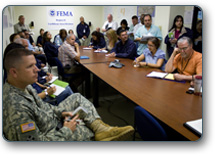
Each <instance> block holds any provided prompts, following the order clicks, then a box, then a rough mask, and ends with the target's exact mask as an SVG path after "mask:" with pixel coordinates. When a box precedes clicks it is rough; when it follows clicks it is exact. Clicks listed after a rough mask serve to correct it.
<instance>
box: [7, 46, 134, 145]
mask: <svg viewBox="0 0 216 158" xmlns="http://www.w3.org/2000/svg"><path fill="white" fill-rule="evenodd" d="M35 64H36V61H35V58H34V56H33V54H32V52H31V51H29V50H26V49H23V48H19V49H13V50H11V51H10V52H8V53H7V55H6V57H5V60H4V67H5V69H6V71H7V74H8V79H7V81H6V83H5V84H4V86H3V131H4V134H5V137H6V138H7V139H8V140H10V141H27V140H31V141H33V140H34V141H84V140H92V138H94V139H95V140H98V141H110V140H126V139H127V138H128V137H129V136H132V134H133V131H134V129H133V127H131V126H126V127H121V128H119V127H110V126H109V125H106V124H105V123H103V122H102V121H101V119H100V116H99V115H98V113H97V112H96V109H95V108H94V106H93V104H92V103H91V102H89V101H88V100H86V99H85V98H84V97H83V96H81V95H80V94H77V93H76V94H72V95H71V96H69V97H68V98H67V99H66V100H64V101H63V102H61V103H60V104H59V106H52V105H50V104H48V103H45V102H43V101H42V100H41V99H40V98H39V97H38V95H37V94H36V92H35V90H33V88H32V87H31V85H29V84H32V83H34V82H36V81H37V74H38V73H37V72H38V68H37V67H36V66H35ZM79 106H80V107H84V108H85V109H87V111H88V112H87V115H86V116H85V117H84V118H83V121H84V123H85V124H83V123H81V124H78V123H77V121H76V120H77V119H78V118H79V115H76V116H75V117H74V118H73V119H71V120H70V121H68V120H67V119H68V117H69V116H70V117H72V116H73V115H72V113H71V111H73V110H74V109H76V108H77V107H79ZM62 118H63V119H65V121H64V122H63V127H61V128H60V129H59V128H56V127H57V125H58V122H59V121H60V120H61V119H62Z"/></svg>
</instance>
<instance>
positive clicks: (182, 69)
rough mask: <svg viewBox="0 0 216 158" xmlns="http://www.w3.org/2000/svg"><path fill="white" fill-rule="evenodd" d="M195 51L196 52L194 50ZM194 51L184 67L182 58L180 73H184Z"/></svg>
mask: <svg viewBox="0 0 216 158" xmlns="http://www.w3.org/2000/svg"><path fill="white" fill-rule="evenodd" d="M193 53H194V52H193ZM193 53H191V56H190V57H189V59H188V60H187V62H186V64H185V66H184V68H183V60H182V62H181V70H180V74H183V71H184V70H185V69H186V67H187V65H188V63H189V61H190V59H191V57H192V55H193Z"/></svg>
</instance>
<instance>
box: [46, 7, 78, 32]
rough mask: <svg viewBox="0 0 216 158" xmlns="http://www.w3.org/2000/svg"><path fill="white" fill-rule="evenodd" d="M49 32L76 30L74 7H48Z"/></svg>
mask: <svg viewBox="0 0 216 158" xmlns="http://www.w3.org/2000/svg"><path fill="white" fill-rule="evenodd" d="M47 26H48V30H60V29H66V30H69V29H74V28H73V27H74V12H73V8H72V7H64V6H58V7H57V6H52V7H47Z"/></svg>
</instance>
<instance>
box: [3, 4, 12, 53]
mask: <svg viewBox="0 0 216 158" xmlns="http://www.w3.org/2000/svg"><path fill="white" fill-rule="evenodd" d="M2 20H3V28H2V31H3V39H2V40H3V42H2V43H3V52H4V50H5V48H6V46H7V45H8V44H9V43H10V40H9V37H10V35H11V34H12V33H13V32H14V29H13V23H14V8H13V7H12V6H9V7H5V8H4V10H3V19H2Z"/></svg>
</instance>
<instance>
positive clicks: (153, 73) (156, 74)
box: [147, 71, 167, 78]
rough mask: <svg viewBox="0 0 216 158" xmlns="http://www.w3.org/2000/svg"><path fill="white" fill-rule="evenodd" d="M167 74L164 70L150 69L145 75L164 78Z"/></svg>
mask: <svg viewBox="0 0 216 158" xmlns="http://www.w3.org/2000/svg"><path fill="white" fill-rule="evenodd" d="M166 75H167V73H165V72H156V71H152V72H151V73H149V74H148V75H147V77H153V78H164V77H165V76H166Z"/></svg>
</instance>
